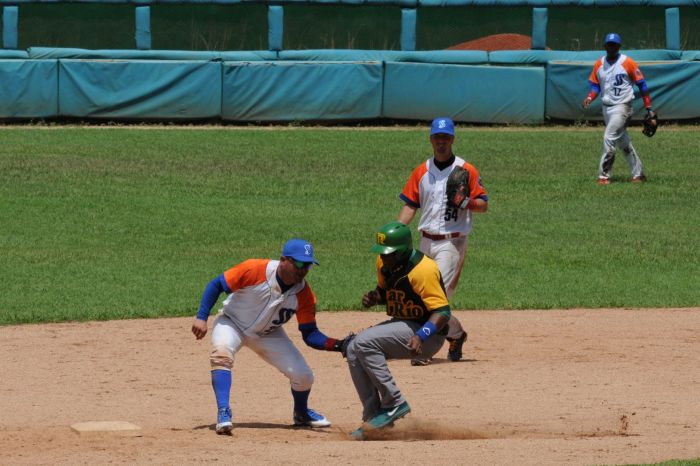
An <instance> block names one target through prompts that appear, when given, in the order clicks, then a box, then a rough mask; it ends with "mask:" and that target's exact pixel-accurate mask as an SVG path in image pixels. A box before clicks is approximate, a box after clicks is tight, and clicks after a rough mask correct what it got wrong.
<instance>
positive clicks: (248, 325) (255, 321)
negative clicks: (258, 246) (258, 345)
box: [222, 259, 316, 336]
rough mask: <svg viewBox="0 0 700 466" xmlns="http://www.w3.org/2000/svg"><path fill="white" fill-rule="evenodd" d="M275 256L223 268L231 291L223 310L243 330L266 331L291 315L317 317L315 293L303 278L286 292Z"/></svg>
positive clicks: (306, 320) (301, 320)
mask: <svg viewBox="0 0 700 466" xmlns="http://www.w3.org/2000/svg"><path fill="white" fill-rule="evenodd" d="M278 265H279V261H278V260H270V259H249V260H246V261H244V262H241V263H240V264H238V265H236V266H235V267H232V268H230V269H228V270H227V271H225V272H224V278H225V280H226V284H227V285H228V287H229V288H230V289H231V291H232V293H231V294H230V295H229V296H228V297H227V298H226V300H225V301H224V306H223V309H222V311H223V313H224V314H226V315H227V316H228V317H229V318H230V319H231V320H232V321H233V323H234V324H235V325H236V327H238V328H239V330H241V331H242V332H243V333H244V334H246V335H248V336H253V335H258V336H262V335H266V334H268V333H270V332H272V331H273V330H275V329H276V328H278V327H280V326H281V325H283V324H284V323H285V322H287V321H288V320H289V319H291V318H292V315H294V314H296V315H297V321H298V322H299V324H306V323H310V322H314V321H315V320H316V296H315V295H314V293H313V291H311V287H309V285H308V283H306V281H305V280H304V281H302V282H301V283H298V284H296V285H294V286H292V287H291V288H290V289H288V290H287V291H285V292H282V289H281V288H280V285H279V283H278V282H277V277H276V272H277V267H278Z"/></svg>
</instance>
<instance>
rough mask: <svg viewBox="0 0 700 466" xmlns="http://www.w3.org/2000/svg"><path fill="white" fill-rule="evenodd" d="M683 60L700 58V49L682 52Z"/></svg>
mask: <svg viewBox="0 0 700 466" xmlns="http://www.w3.org/2000/svg"><path fill="white" fill-rule="evenodd" d="M681 60H700V50H686V51H684V52H683V53H682V54H681Z"/></svg>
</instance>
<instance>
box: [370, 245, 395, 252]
mask: <svg viewBox="0 0 700 466" xmlns="http://www.w3.org/2000/svg"><path fill="white" fill-rule="evenodd" d="M370 251H371V252H376V253H377V254H391V253H393V252H396V248H392V247H391V246H382V245H381V244H375V245H374V246H372V247H371V248H370Z"/></svg>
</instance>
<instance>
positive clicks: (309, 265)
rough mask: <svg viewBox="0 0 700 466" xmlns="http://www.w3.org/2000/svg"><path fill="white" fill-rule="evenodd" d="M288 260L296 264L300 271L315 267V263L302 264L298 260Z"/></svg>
mask: <svg viewBox="0 0 700 466" xmlns="http://www.w3.org/2000/svg"><path fill="white" fill-rule="evenodd" d="M288 259H289V260H291V261H292V263H293V264H294V267H296V268H297V269H299V270H308V269H310V268H311V266H312V265H313V262H302V261H298V260H296V259H292V258H291V257H288Z"/></svg>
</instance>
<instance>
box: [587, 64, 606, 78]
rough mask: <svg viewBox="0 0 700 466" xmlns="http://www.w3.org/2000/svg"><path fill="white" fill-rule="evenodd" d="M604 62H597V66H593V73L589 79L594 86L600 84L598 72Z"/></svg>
mask: <svg viewBox="0 0 700 466" xmlns="http://www.w3.org/2000/svg"><path fill="white" fill-rule="evenodd" d="M602 64H603V62H602V60H597V61H596V62H595V65H593V71H591V75H590V76H589V77H588V80H589V81H590V82H592V83H593V84H600V83H599V82H598V70H599V69H600V67H601V66H602Z"/></svg>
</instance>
